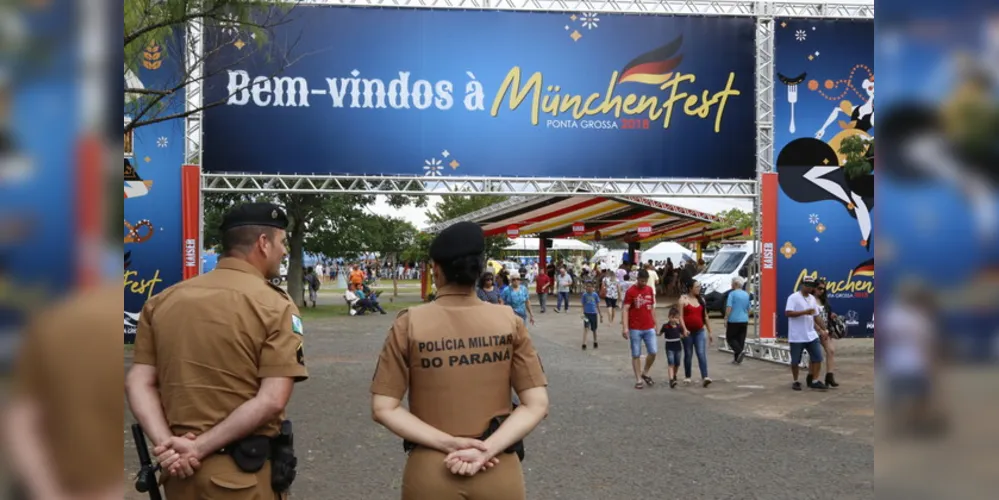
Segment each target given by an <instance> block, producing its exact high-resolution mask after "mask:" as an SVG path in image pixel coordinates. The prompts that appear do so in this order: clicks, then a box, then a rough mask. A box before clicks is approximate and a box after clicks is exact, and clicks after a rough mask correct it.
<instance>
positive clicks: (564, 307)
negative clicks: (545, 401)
mask: <svg viewBox="0 0 999 500" xmlns="http://www.w3.org/2000/svg"><path fill="white" fill-rule="evenodd" d="M699 270H703V263H700V264H695V263H694V262H693V261H687V262H686V263H685V264H684V265H681V266H679V267H674V266H673V263H672V261H667V262H666V263H665V265H663V266H662V267H661V268H659V269H658V270H657V269H656V268H655V265H654V263H653V262H651V261H650V262H648V263H646V264H644V265H634V264H629V263H623V264H621V265H620V266H619V267H618V268H617V269H600V265H599V264H597V265H595V266H594V267H593V268H590V267H589V266H583V267H582V268H581V272H580V273H579V275H578V277H577V275H576V273H575V272H573V268H572V267H571V266H567V265H565V264H564V263H561V262H560V263H558V264H555V265H549V266H548V267H547V269H546V272H545V273H539V274H537V275H536V278H535V282H534V283H533V287H534V292H535V293H536V294H537V298H538V304H539V305H540V312H541V313H545V312H547V305H548V298H549V297H551V296H554V297H555V298H556V306H555V309H554V312H556V313H563V312H565V313H568V312H569V311H570V309H571V304H572V300H571V299H570V297H571V296H572V295H574V294H573V290H574V288H576V287H579V288H581V293H580V294H579V299H578V300H579V305H580V306H581V308H582V321H583V330H582V349H583V350H586V349H587V347H588V345H589V346H590V347H591V348H592V349H597V348H599V342H598V339H597V331H598V325H599V324H602V323H604V320H605V318H606V319H607V320H608V323H609V324H613V323H615V322H616V321H617V316H618V313H619V311H620V318H621V319H620V324H621V335H622V337H624V339H625V340H628V341H629V342H630V346H631V358H632V369H633V371H634V375H635V388H636V389H642V388H644V387H648V386H652V385H654V384H655V379H653V378H652V376H651V371H652V367H653V366H654V364H655V362H656V358H657V356H658V353H659V341H658V339H657V337H663V345H664V348H665V350H666V355H667V364H668V368H667V373H668V383H669V386H670V387H671V388H675V387H676V386H677V385H678V384H679V381H678V373H679V371H680V366H681V361H682V366H683V374H684V377H683V380H682V382H683V384H685V385H689V384H691V383H692V380H691V377H692V371H693V361H694V359H695V358H696V359H697V368H698V371H699V374H700V376H701V379H700V384H701V385H702V386H703V387H708V386H710V385H711V383H712V379H711V377H710V375H709V370H708V356H707V351H708V348H709V347H710V346H712V345H714V342H715V338H714V332H713V331H712V327H711V323H710V321H709V318H708V310H707V304H706V303H705V299H704V297H703V296H702V295H701V284H700V283H698V282H697V281H696V280H695V279H694V276H696V274H697V273H698V272H699ZM529 273H531V271H530V270H529V269H528V268H521V269H520V270H514V271H510V270H506V269H503V270H501V271H500V272H499V273H498V274H493V273H492V272H486V273H484V274H483V275H482V276H481V277H480V279H479V282H478V285H477V288H476V294H477V296H478V298H479V299H480V300H482V301H483V302H489V303H492V304H506V305H509V306H510V307H511V308H513V309H514V313H515V314H516V315H517V316H519V317H520V318H521V319H523V321H524V323H525V324H528V323H529V324H531V325H533V324H534V313H533V311H532V310H531V307H530V305H531V299H530V294H529V292H528V287H527V286H524V285H523V284H522V278H521V276H522V275H526V274H529ZM660 277H662V278H660ZM671 293H673V294H677V295H673V296H674V297H676V302H675V304H674V305H671V306H670V307H669V308H668V310H667V317H666V318H665V321H664V322H662V323H659V322H658V316H657V314H656V311H657V306H658V297H659V296H667V297H669V296H670V294H671ZM726 300H727V302H726V307H725V341H726V343H727V344H728V346H729V348H730V349H731V350H732V354H733V358H732V361H731V362H732V363H733V364H735V365H739V364H742V362H743V361H744V359H745V356H746V337H747V333H748V329H749V319H750V311H751V309H752V297H751V296H750V294H749V293H748V292H747V291H746V290H745V281H744V280H743V278H741V277H735V278H733V279H732V288H731V291H730V292H729V293H728V296H727V299H726ZM786 313H787V317H788V332H789V333H788V335H789V338H788V341H789V345H790V350H791V358H792V368H791V372H792V377H793V382H792V386H791V387H792V388H793V389H794V390H798V391H800V390H801V389H802V387H803V386H802V384H801V382H800V381H799V371H800V370H799V365H800V363H801V360H802V357H803V355H804V352H806V351H807V352H808V354H809V373H808V375H807V376H806V381H805V386H807V387H809V388H811V389H817V390H825V389H827V388H834V387H838V386H839V384H838V383H837V382H836V377H835V374H834V370H835V340H836V339H839V338H842V337H843V336H845V331H846V327H845V324H844V321H843V319H842V318H840V317H839V316H837V315H836V313H835V312H833V309H832V307H831V305H830V303H829V295H828V292H827V290H826V285H825V282H822V281H817V280H814V279H811V278H806V279H805V280H803V283H802V287H801V290H800V291H798V292H795V293H794V294H793V295H791V296H790V297H788V300H787V307H786ZM587 339H590V342H589V344H588V342H587ZM643 346H644V352H645V356H644V358H645V361H644V364H643V363H642V361H641V360H642V357H643V356H642V350H643V349H642V348H643ZM823 362H824V363H825V368H826V373H825V377H824V378H823V377H821V376H820V375H821V373H820V370H821V369H822V366H823ZM823 380H824V381H823Z"/></svg>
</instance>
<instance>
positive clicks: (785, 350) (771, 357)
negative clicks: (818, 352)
mask: <svg viewBox="0 0 999 500" xmlns="http://www.w3.org/2000/svg"><path fill="white" fill-rule="evenodd" d="M718 340H720V342H719V343H718V350H719V351H722V352H727V353H729V354H734V352H733V351H732V349H730V348H729V347H728V344H726V343H725V336H724V335H721V336H719V337H718ZM745 353H746V358H747V359H758V360H760V361H769V362H771V363H777V364H781V365H786V366H791V346H789V345H787V344H777V343H774V342H766V341H761V340H759V339H746V349H745ZM809 362H810V360H809V356H808V352H804V353H802V354H801V365H800V366H801V367H802V368H805V369H807V368H808V364H809Z"/></svg>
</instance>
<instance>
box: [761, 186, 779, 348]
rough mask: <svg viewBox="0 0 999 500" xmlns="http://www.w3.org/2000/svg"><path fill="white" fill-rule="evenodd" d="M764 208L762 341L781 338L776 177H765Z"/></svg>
mask: <svg viewBox="0 0 999 500" xmlns="http://www.w3.org/2000/svg"><path fill="white" fill-rule="evenodd" d="M761 179H762V182H761V184H762V186H761V190H760V202H761V203H760V204H761V210H762V214H761V216H762V219H763V221H762V224H761V225H762V227H761V230H760V241H761V243H762V246H763V249H762V251H763V255H762V262H761V275H760V289H759V291H758V292H757V293H759V295H760V338H761V339H774V338H776V337H777V193H778V189H779V187H778V183H777V174H776V173H766V174H761Z"/></svg>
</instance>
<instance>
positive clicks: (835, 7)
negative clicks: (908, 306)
mask: <svg viewBox="0 0 999 500" xmlns="http://www.w3.org/2000/svg"><path fill="white" fill-rule="evenodd" d="M298 3H299V4H301V5H325V6H339V7H372V8H413V9H459V10H505V11H534V12H600V13H615V14H642V15H695V16H741V17H752V18H755V19H756V26H757V29H756V97H757V105H756V106H757V107H756V121H757V140H756V167H757V172H770V171H772V170H773V150H774V148H773V98H774V87H773V74H774V73H773V71H774V66H773V61H774V39H773V37H774V18H776V17H793V18H824V19H873V18H874V5H873V3H872V4H870V5H858V4H850V3H817V2H808V1H800V2H799V1H777V2H774V1H758V0H299V1H298ZM203 31H204V27H203V26H202V25H201V23H200V21H191V22H189V23H188V39H189V40H188V44H187V45H188V60H189V61H197V62H195V63H194V64H195V65H196V66H197V67H192V68H189V71H191V72H192V73H196V74H199V75H200V74H201V71H202V69H201V67H200V65H201V62H200V61H201V57H200V55H201V54H203V50H204V41H203V39H202V35H203ZM192 80H193V83H192V84H191V85H189V86H188V87H187V109H188V110H194V109H200V107H201V105H202V89H201V80H200V79H193V78H192ZM186 135H187V137H186V141H185V146H186V148H185V154H186V161H187V162H188V163H189V164H196V165H200V164H201V152H202V114H201V113H200V112H199V113H194V114H192V115H190V116H189V117H188V118H187V127H186ZM202 182H203V184H202V185H203V191H204V192H243V193H316V194H337V193H365V194H454V193H461V194H520V195H534V196H541V195H586V194H590V195H594V196H600V195H605V196H614V195H618V196H620V195H640V196H684V197H715V198H719V197H724V198H734V197H742V198H756V199H757V205H758V196H757V193H759V185H758V181H744V180H715V179H545V178H530V179H528V178H510V177H444V178H432V179H430V178H427V177H423V176H342V175H314V174H302V175H262V174H248V173H222V174H220V173H213V174H208V173H206V174H204V175H203V180H202ZM758 213H759V211H758V210H757V214H758ZM757 219H759V216H757ZM756 234H759V226H758V224H757V232H756Z"/></svg>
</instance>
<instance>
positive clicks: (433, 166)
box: [423, 158, 444, 177]
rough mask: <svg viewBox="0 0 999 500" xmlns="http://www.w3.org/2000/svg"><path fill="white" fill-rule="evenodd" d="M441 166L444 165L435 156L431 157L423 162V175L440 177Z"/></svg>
mask: <svg viewBox="0 0 999 500" xmlns="http://www.w3.org/2000/svg"><path fill="white" fill-rule="evenodd" d="M443 168H444V165H443V164H441V161H440V160H438V159H437V158H431V159H429V160H424V162H423V170H424V171H425V172H426V174H424V175H427V176H429V177H440V175H441V170H442V169H443Z"/></svg>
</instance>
